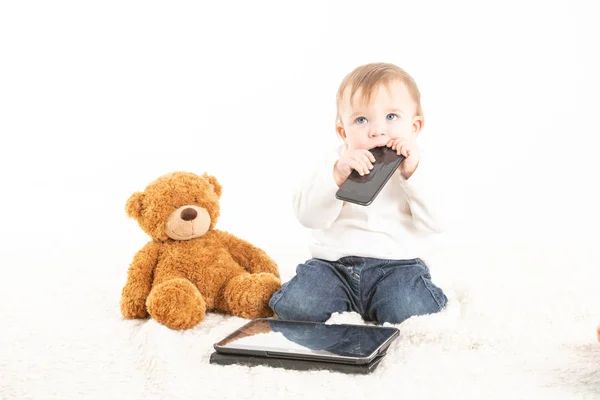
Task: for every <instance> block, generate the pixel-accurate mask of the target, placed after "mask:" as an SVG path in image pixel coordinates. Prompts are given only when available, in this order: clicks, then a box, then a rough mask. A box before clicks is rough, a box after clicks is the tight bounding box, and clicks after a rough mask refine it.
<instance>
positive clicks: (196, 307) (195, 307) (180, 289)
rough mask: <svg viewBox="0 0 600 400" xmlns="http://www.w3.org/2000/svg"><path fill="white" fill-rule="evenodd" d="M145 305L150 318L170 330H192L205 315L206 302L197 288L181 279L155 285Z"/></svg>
mask: <svg viewBox="0 0 600 400" xmlns="http://www.w3.org/2000/svg"><path fill="white" fill-rule="evenodd" d="M146 305H147V307H148V311H149V312H150V315H152V318H154V319H155V320H157V321H158V322H160V323H161V324H163V325H165V326H167V327H169V328H171V329H189V328H192V327H194V326H195V325H197V324H198V323H199V322H200V321H202V320H203V319H204V315H205V313H206V302H205V301H204V298H203V297H202V295H201V294H200V292H199V291H198V288H196V286H194V285H193V284H192V283H191V282H190V281H188V280H187V279H183V278H177V279H171V280H169V281H166V282H163V283H161V284H159V285H156V286H155V287H154V288H152V290H151V291H150V295H149V296H148V301H147V302H146Z"/></svg>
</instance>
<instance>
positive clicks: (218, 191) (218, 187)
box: [204, 172, 223, 197]
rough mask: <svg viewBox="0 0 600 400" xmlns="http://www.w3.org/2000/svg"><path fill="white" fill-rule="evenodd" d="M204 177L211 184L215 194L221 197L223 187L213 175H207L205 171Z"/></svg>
mask: <svg viewBox="0 0 600 400" xmlns="http://www.w3.org/2000/svg"><path fill="white" fill-rule="evenodd" d="M204 178H205V179H206V180H207V181H208V182H209V183H210V184H211V185H212V187H213V189H214V191H215V193H216V194H217V196H219V197H221V193H222V192H223V188H222V187H221V184H220V183H219V181H218V180H217V178H215V177H214V176H211V175H208V174H207V173H206V172H205V173H204Z"/></svg>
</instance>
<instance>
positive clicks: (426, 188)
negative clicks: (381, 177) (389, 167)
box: [400, 154, 445, 233]
mask: <svg viewBox="0 0 600 400" xmlns="http://www.w3.org/2000/svg"><path fill="white" fill-rule="evenodd" d="M430 167H431V165H430V164H429V163H428V161H427V158H426V157H425V156H424V155H423V154H422V155H421V159H420V160H419V166H418V167H417V169H416V170H415V172H414V173H413V174H412V175H411V177H410V178H408V179H404V177H403V176H402V175H401V174H400V182H401V185H402V188H403V189H404V192H405V193H406V197H407V201H408V205H409V207H410V212H411V214H412V219H413V224H414V225H415V227H416V228H417V229H419V230H421V231H426V232H436V233H441V232H443V231H444V230H445V226H444V224H443V222H442V213H441V210H442V197H441V196H440V194H439V193H437V186H436V182H435V179H434V175H433V171H431V169H430Z"/></svg>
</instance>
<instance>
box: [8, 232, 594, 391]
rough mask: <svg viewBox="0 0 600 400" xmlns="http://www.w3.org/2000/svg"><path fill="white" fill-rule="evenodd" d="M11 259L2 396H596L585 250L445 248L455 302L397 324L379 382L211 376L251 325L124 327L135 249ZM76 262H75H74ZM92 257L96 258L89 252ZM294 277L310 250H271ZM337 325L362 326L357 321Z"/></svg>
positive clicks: (241, 371)
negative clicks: (220, 345) (122, 304)
mask: <svg viewBox="0 0 600 400" xmlns="http://www.w3.org/2000/svg"><path fill="white" fill-rule="evenodd" d="M110 245H111V246H112V245H114V248H116V249H117V251H115V252H110V254H94V251H95V250H94V248H92V247H90V248H87V249H84V248H79V249H62V250H61V251H56V250H54V249H52V248H47V249H45V250H41V251H38V252H26V251H23V250H20V251H17V250H14V249H13V250H14V251H12V252H10V253H6V254H5V255H4V257H3V258H4V259H3V260H2V262H3V265H5V266H7V265H11V264H5V263H7V262H8V263H12V265H13V266H14V265H19V268H10V269H9V268H6V269H5V273H4V276H5V277H6V276H8V277H9V278H8V279H3V281H2V282H0V304H1V311H0V317H1V321H2V328H1V333H0V398H1V399H44V400H50V399H78V400H79V399H113V398H119V399H203V400H207V399H246V398H248V399H249V398H257V399H258V398H260V399H276V398H277V399H307V398H324V399H359V398H365V397H366V396H368V398H384V396H386V397H387V396H394V398H405V399H408V398H411V399H416V398H418V399H503V400H505V399H521V398H522V399H533V398H543V399H546V400H548V399H575V398H576V399H598V398H600V343H597V342H596V337H595V329H596V325H597V324H598V323H600V290H599V286H600V284H599V282H600V280H599V279H598V271H597V270H598V259H599V258H598V256H599V254H598V252H597V251H592V250H591V249H590V247H585V246H581V248H578V249H571V248H569V249H565V248H557V247H548V248H541V247H538V248H527V247H511V246H508V245H505V246H500V245H496V246H493V247H492V246H488V247H486V248H475V246H463V247H462V248H460V247H452V248H450V247H448V248H446V249H439V250H436V253H435V254H432V255H430V256H429V259H428V260H427V259H426V261H429V264H430V267H431V270H432V274H433V279H434V281H435V282H436V283H438V284H439V285H440V286H442V287H443V288H444V289H445V290H446V293H447V295H448V297H449V299H450V302H449V306H448V307H447V309H445V310H444V311H443V312H442V313H440V314H437V315H430V316H423V317H416V318H412V319H410V320H408V321H406V322H405V323H403V324H401V325H398V328H399V329H400V331H401V335H400V337H399V338H398V339H397V340H396V341H395V343H394V344H393V346H392V347H391V348H390V350H389V352H388V355H387V357H386V359H385V360H384V361H383V362H382V364H381V365H380V366H379V368H378V369H377V370H376V371H375V372H374V373H373V374H370V375H366V376H355V375H344V374H341V373H332V372H326V371H320V372H317V371H313V372H294V371H286V370H281V369H273V368H269V367H253V368H249V367H242V366H228V367H223V366H215V365H210V364H209V363H208V359H209V356H210V354H211V353H212V351H213V350H212V345H213V343H215V342H216V341H218V340H219V339H221V338H222V337H224V336H225V335H227V334H228V333H229V332H231V331H232V330H234V329H235V328H237V327H239V326H241V325H242V324H244V323H245V322H247V321H246V320H244V319H241V318H235V317H226V316H221V315H215V314H209V315H208V316H207V318H206V319H205V320H204V321H203V322H202V323H201V324H200V325H199V326H197V327H196V328H194V329H192V330H189V331H185V332H176V331H171V330H169V329H167V328H165V327H163V326H162V325H159V324H158V323H156V322H155V321H152V320H148V321H123V320H122V319H121V317H120V315H119V306H118V305H119V295H120V290H121V287H122V285H123V283H124V280H125V273H126V267H127V264H128V262H129V260H130V258H131V255H132V250H131V249H130V248H125V247H127V246H122V247H121V248H119V246H118V245H116V244H114V243H111V244H110ZM66 254H68V256H67V255H66ZM90 254H92V256H90ZM271 254H272V255H273V257H274V258H275V259H276V261H277V262H278V263H279V264H280V265H281V269H282V273H283V276H284V279H287V278H289V277H290V276H291V275H292V274H293V272H294V267H295V265H296V264H297V263H298V262H299V261H301V260H300V259H299V258H301V257H302V255H301V254H299V253H298V254H296V253H294V254H292V253H289V252H285V251H282V252H281V253H277V252H271ZM331 322H352V323H363V322H362V320H361V319H360V317H359V316H358V315H356V314H353V313H350V314H342V315H334V316H332V319H331Z"/></svg>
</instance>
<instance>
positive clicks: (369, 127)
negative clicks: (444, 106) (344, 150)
mask: <svg viewBox="0 0 600 400" xmlns="http://www.w3.org/2000/svg"><path fill="white" fill-rule="evenodd" d="M350 89H351V88H348V89H346V93H344V97H343V99H342V104H341V112H340V121H339V122H338V125H337V130H338V133H339V134H340V136H341V137H342V138H343V139H344V142H345V143H346V145H347V147H348V150H354V149H367V150H368V149H372V148H374V147H378V146H385V145H386V144H387V142H389V140H390V139H395V138H400V137H403V138H406V139H409V140H414V139H415V138H416V136H417V134H418V133H419V131H420V129H421V126H422V118H421V117H419V116H415V113H416V109H417V105H416V104H415V102H414V101H413V99H412V97H411V95H410V93H409V91H408V89H407V87H406V85H405V84H404V83H403V82H401V81H394V82H391V83H390V85H389V90H388V89H387V88H386V87H385V86H384V85H380V86H379V87H377V88H376V89H375V91H374V92H373V93H372V96H371V102H370V103H371V104H365V103H366V102H363V101H362V93H361V91H360V90H359V91H358V92H357V93H356V95H355V96H354V101H353V102H352V103H350Z"/></svg>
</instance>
